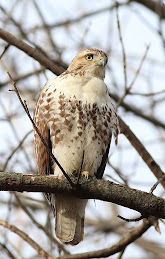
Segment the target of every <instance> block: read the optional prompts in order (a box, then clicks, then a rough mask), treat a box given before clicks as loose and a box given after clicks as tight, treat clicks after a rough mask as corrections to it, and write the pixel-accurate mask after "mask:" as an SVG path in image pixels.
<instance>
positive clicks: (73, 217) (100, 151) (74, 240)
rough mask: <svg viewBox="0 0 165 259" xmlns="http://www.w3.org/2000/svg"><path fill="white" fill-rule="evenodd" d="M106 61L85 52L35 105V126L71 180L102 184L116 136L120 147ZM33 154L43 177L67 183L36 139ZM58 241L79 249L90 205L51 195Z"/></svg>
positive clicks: (96, 53)
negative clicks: (78, 176)
mask: <svg viewBox="0 0 165 259" xmlns="http://www.w3.org/2000/svg"><path fill="white" fill-rule="evenodd" d="M106 64H107V56H106V54H105V53H104V52H103V51H100V50H97V49H84V50H82V51H80V52H79V54H78V55H77V56H76V57H75V58H74V59H73V61H72V62H71V64H70V66H69V67H68V69H67V70H66V71H65V72H64V73H62V74H61V75H60V76H58V77H56V78H54V79H51V80H49V81H48V82H47V83H46V85H45V86H44V88H43V90H42V91H41V93H40V96H39V98H38V101H37V105H36V109H35V113H34V121H35V123H36V125H37V127H38V129H39V131H40V132H41V134H42V135H43V137H44V139H45V141H46V142H47V144H48V145H49V147H50V148H51V149H52V153H53V154H54V155H55V157H56V158H57V160H58V161H59V163H60V164H61V166H62V167H63V169H64V170H65V171H66V172H67V173H68V175H71V174H72V172H75V170H76V171H77V172H78V171H79V170H80V168H81V165H82V157H83V154H84V160H83V166H82V172H83V171H87V172H88V173H89V176H94V175H95V176H96V177H97V178H102V175H103V173H104V169H105V165H106V161H107V158H108V152H109V147H110V142H111V136H112V133H113V134H114V137H115V140H116V142H117V135H118V129H119V126H118V118H117V115H116V112H115V109H114V106H113V104H112V103H111V99H110V97H109V94H108V90H107V86H106V84H105V83H104V76H105V65H106ZM34 136H35V150H36V158H37V165H38V171H39V173H40V174H54V176H58V177H60V178H63V179H64V176H63V173H62V172H61V170H60V169H59V167H58V166H57V165H56V164H55V163H53V162H52V160H51V159H50V157H49V155H48V153H47V151H46V149H45V147H44V145H43V144H42V142H41V140H40V138H39V136H38V134H37V133H36V132H35V133H34ZM50 197H51V203H52V206H53V207H55V218H56V219H55V221H56V222H55V224H56V226H55V231H56V236H57V237H58V238H59V239H60V240H61V241H62V242H63V243H66V244H71V245H76V244H78V243H79V242H80V241H81V240H82V239H83V235H84V214H85V207H86V204H87V200H83V199H79V198H76V197H73V196H69V195H66V194H60V193H59V194H56V195H54V194H52V195H51V196H50Z"/></svg>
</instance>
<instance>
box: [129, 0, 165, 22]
mask: <svg viewBox="0 0 165 259" xmlns="http://www.w3.org/2000/svg"><path fill="white" fill-rule="evenodd" d="M129 2H136V3H139V4H141V5H143V6H145V7H147V8H148V9H150V10H151V11H153V12H155V13H156V14H158V15H160V16H161V19H165V5H163V4H161V2H160V1H153V0H130V1H129Z"/></svg>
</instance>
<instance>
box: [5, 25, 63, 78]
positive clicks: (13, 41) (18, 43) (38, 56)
mask: <svg viewBox="0 0 165 259" xmlns="http://www.w3.org/2000/svg"><path fill="white" fill-rule="evenodd" d="M0 38H2V39H3V40H5V41H6V42H8V43H9V44H10V45H13V46H15V47H17V48H18V49H20V50H22V51H23V52H25V53H26V54H27V55H29V56H30V57H33V58H34V59H35V60H37V61H38V62H39V63H40V64H41V65H42V66H44V67H45V68H47V69H49V70H50V71H52V72H53V73H55V74H56V75H60V74H61V73H62V72H63V69H62V68H60V67H58V66H57V65H56V64H54V63H53V62H52V61H51V60H50V59H48V58H47V57H46V56H45V55H43V54H42V53H40V52H39V51H38V50H36V49H34V48H32V47H31V46H29V45H28V44H26V43H25V42H23V41H22V40H20V39H17V38H16V37H15V36H13V35H12V34H11V33H9V32H6V31H4V30H3V29H0Z"/></svg>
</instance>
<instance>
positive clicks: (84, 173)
mask: <svg viewBox="0 0 165 259" xmlns="http://www.w3.org/2000/svg"><path fill="white" fill-rule="evenodd" d="M79 173H80V171H79V170H73V171H72V174H71V175H72V176H75V177H77V176H79ZM81 176H83V177H85V178H87V179H88V177H89V172H88V171H83V172H81Z"/></svg>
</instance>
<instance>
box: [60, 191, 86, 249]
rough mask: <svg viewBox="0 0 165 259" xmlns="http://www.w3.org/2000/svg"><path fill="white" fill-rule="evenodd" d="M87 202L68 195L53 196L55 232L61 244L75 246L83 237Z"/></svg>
mask: <svg viewBox="0 0 165 259" xmlns="http://www.w3.org/2000/svg"><path fill="white" fill-rule="evenodd" d="M86 204H87V200H82V199H79V198H76V197H73V196H69V195H67V196H66V195H62V194H56V195H55V232H56V236H57V238H59V239H60V241H61V242H63V243H65V244H70V245H77V244H78V243H80V241H82V240H83V237H84V214H85V207H86Z"/></svg>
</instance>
